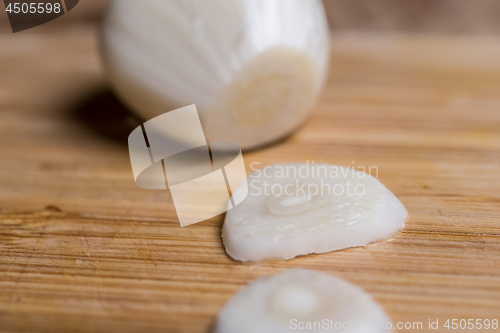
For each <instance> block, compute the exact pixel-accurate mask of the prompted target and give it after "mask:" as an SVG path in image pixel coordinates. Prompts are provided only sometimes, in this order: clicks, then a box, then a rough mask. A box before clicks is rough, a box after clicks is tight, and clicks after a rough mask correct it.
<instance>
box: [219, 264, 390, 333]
mask: <svg viewBox="0 0 500 333" xmlns="http://www.w3.org/2000/svg"><path fill="white" fill-rule="evenodd" d="M391 325H392V324H391V322H390V321H389V318H388V316H387V315H386V314H385V312H384V310H383V309H382V307H381V306H380V305H378V304H377V303H376V302H375V301H374V300H373V299H372V298H371V297H370V295H368V294H367V293H366V292H365V291H364V290H362V289H361V288H358V287H356V286H354V285H352V284H350V283H348V282H345V281H343V280H342V279H340V278H336V277H333V276H330V275H327V274H322V273H318V272H314V271H309V270H303V269H291V270H288V271H286V272H284V273H282V274H279V275H276V276H274V277H270V278H269V277H264V278H260V279H258V280H256V281H254V282H252V283H251V284H250V285H249V286H247V287H245V288H244V289H243V290H241V291H240V292H239V293H238V294H236V295H235V296H234V297H233V298H232V299H231V300H230V301H229V302H228V303H227V304H226V305H225V306H224V308H223V309H222V311H221V312H220V314H219V316H218V318H217V323H216V328H215V333H235V332H237V333H289V332H309V333H318V332H345V333H347V332H349V333H379V332H392V329H391V328H390V327H391Z"/></svg>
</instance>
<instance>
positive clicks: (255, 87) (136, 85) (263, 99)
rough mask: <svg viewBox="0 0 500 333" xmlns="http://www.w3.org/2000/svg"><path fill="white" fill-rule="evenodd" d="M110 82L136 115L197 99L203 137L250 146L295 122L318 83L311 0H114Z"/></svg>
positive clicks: (319, 10) (317, 16) (320, 13)
mask: <svg viewBox="0 0 500 333" xmlns="http://www.w3.org/2000/svg"><path fill="white" fill-rule="evenodd" d="M101 46H102V51H103V52H102V53H103V57H104V61H105V67H106V69H107V73H108V75H109V78H110V81H111V84H112V86H113V87H114V88H115V90H116V91H117V93H118V94H119V95H120V97H121V98H122V99H123V100H124V101H125V102H127V104H129V105H130V107H131V108H132V109H133V110H134V111H135V112H137V113H138V114H139V115H141V116H142V117H144V118H146V119H149V118H153V117H155V116H157V115H160V114H162V113H164V112H167V111H169V110H174V109H177V108H179V107H182V106H185V105H190V104H196V106H197V108H198V111H199V112H200V117H201V120H202V124H203V127H204V130H205V134H206V136H207V139H208V140H209V141H225V142H233V143H236V144H238V145H239V146H240V147H241V148H253V147H257V146H259V145H263V144H265V143H268V142H270V141H273V140H276V139H278V138H280V137H282V136H284V135H286V134H287V133H289V132H290V131H292V130H293V129H294V128H295V127H297V126H298V125H299V124H300V122H301V121H303V120H304V118H305V117H306V114H307V112H308V111H309V110H310V109H311V107H312V105H313V103H314V101H315V99H316V97H317V96H318V93H319V92H320V89H321V87H322V85H323V82H324V80H325V76H326V72H327V67H328V66H327V65H328V54H329V33H328V27H327V23H326V19H325V14H324V9H323V6H322V3H321V1H320V0H308V1H303V0H286V1H283V0H210V1H206V0H143V1H137V0H114V1H112V3H111V4H110V7H109V9H108V12H107V15H106V18H105V20H104V23H103V26H102V33H101Z"/></svg>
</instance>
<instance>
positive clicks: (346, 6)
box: [0, 0, 500, 34]
mask: <svg viewBox="0 0 500 333" xmlns="http://www.w3.org/2000/svg"><path fill="white" fill-rule="evenodd" d="M323 2H324V4H325V8H326V11H327V14H328V19H329V22H330V26H331V28H332V30H333V31H357V32H413V33H418V32H432V33H452V34H500V19H499V17H500V1H498V0H474V1H470V0H404V1H401V0H375V1H374V0H323ZM107 3H108V0H100V1H80V3H79V5H78V10H76V11H74V12H72V13H71V15H66V16H65V17H61V18H59V19H58V20H55V21H53V22H51V23H50V26H56V25H66V24H71V25H73V24H75V25H78V24H95V23H97V22H98V21H99V19H100V18H101V16H102V13H103V11H104V9H105V7H106V5H107ZM46 28H49V27H48V26H47V25H46ZM0 29H6V30H9V29H10V27H9V25H8V22H6V15H0Z"/></svg>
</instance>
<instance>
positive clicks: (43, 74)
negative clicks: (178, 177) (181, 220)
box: [0, 27, 500, 333]
mask: <svg viewBox="0 0 500 333" xmlns="http://www.w3.org/2000/svg"><path fill="white" fill-rule="evenodd" d="M0 44H1V45H2V47H1V49H0V219H1V220H0V331H2V332H35V331H40V332H51V333H53V332H83V331H85V332H209V331H210V327H211V326H212V325H213V323H214V319H215V317H216V315H217V313H218V311H219V310H220V309H221V307H222V306H223V304H224V303H225V302H226V301H227V300H228V299H229V298H230V297H231V296H232V295H233V294H234V293H236V292H237V291H238V290H240V289H241V288H242V287H243V286H245V285H246V284H247V283H249V282H250V281H252V280H254V279H256V278H258V277H260V276H265V275H272V274H276V273H279V272H281V271H283V270H285V269H288V268H292V267H302V268H308V269H314V270H318V271H322V272H326V273H329V274H332V275H336V276H340V277H342V278H344V279H346V280H347V281H350V282H352V283H354V284H356V285H358V286H360V287H362V288H364V289H365V290H367V291H368V292H369V293H370V294H371V295H372V296H373V297H374V298H375V299H376V300H377V301H379V302H380V303H381V304H382V305H383V306H384V307H385V309H386V310H387V312H388V313H389V315H390V316H391V318H392V319H393V321H394V323H397V322H400V321H401V322H403V321H411V322H422V323H423V329H421V330H416V329H414V330H411V329H410V330H401V332H412V331H413V332H431V330H428V329H427V325H428V321H429V320H432V321H435V320H436V319H439V324H440V330H434V331H432V332H436V331H443V332H447V331H449V330H447V329H444V328H443V325H444V323H445V321H446V320H447V319H454V318H457V319H461V318H464V319H477V318H488V319H494V318H496V319H500V172H499V171H500V39H494V38H475V39H474V38H458V37H431V36H428V37H417V36H409V35H408V36H405V35H402V36H401V35H399V36H397V35H373V36H368V35H337V36H335V37H334V38H333V42H332V45H333V52H332V65H331V70H330V77H329V80H328V84H327V86H326V88H325V90H324V93H323V95H322V96H321V99H320V101H319V103H318V104H317V106H316V107H315V108H314V110H313V112H312V115H311V117H310V119H309V120H308V121H307V123H305V124H304V126H303V127H302V128H301V129H300V130H299V131H298V132H297V133H295V134H294V135H293V136H291V137H289V138H288V139H286V140H284V141H282V142H280V143H278V144H276V145H273V146H270V147H268V148H266V149H263V150H259V151H255V152H251V153H246V154H245V155H244V158H245V162H246V165H247V167H248V170H249V171H250V164H251V163H252V162H259V163H261V164H260V165H261V166H262V167H264V166H266V165H270V164H273V163H282V162H305V161H314V162H316V163H319V162H326V163H331V164H340V165H346V166H354V167H368V166H376V167H377V170H378V178H379V179H380V180H381V181H382V182H383V183H384V184H385V185H386V186H387V187H388V188H389V189H390V190H392V191H393V192H394V193H395V194H396V195H397V196H398V197H399V198H400V200H401V201H402V202H403V203H404V205H405V206H406V207H407V209H408V211H409V218H408V220H407V224H406V226H405V228H404V230H403V231H402V232H401V233H399V234H398V235H397V237H395V238H394V239H392V240H391V241H388V242H384V243H380V244H375V245H370V246H366V247H361V248H355V249H348V250H344V251H338V252H334V253H327V254H321V255H309V256H304V257H299V258H296V259H293V260H290V261H276V262H269V263H262V264H244V263H240V262H236V261H233V260H232V259H231V258H229V257H228V256H227V255H226V254H225V252H224V248H223V245H222V243H221V238H220V229H221V225H222V222H223V217H222V216H220V217H216V218H213V219H211V220H209V221H207V222H204V223H199V224H196V225H192V226H189V227H186V228H180V227H179V225H178V223H177V221H176V215H175V211H174V209H173V206H172V202H171V199H170V197H169V194H168V192H167V191H150V190H143V189H140V188H138V187H137V186H136V185H135V184H134V181H133V178H132V173H131V168H130V162H129V157H128V149H127V141H126V138H127V135H128V133H129V131H130V130H131V129H132V128H133V125H132V124H131V122H130V121H129V119H128V118H126V115H125V113H124V109H123V106H121V105H120V104H119V102H117V101H116V99H115V98H114V97H113V95H111V94H110V93H109V91H107V90H106V84H105V80H104V78H103V74H102V71H101V68H100V65H99V59H98V54H97V43H96V39H95V31H94V29H92V28H84V27H81V28H68V29H64V31H59V32H57V33H44V32H42V31H40V30H33V31H27V32H25V33H22V34H21V33H20V34H16V35H13V34H11V33H10V32H7V33H4V34H0ZM459 331H460V330H458V332H459ZM490 331H492V330H489V331H488V332H490ZM464 332H465V331H464ZM468 332H471V331H470V330H469V331H468ZM481 332H482V331H481Z"/></svg>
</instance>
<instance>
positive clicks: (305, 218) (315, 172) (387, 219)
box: [223, 164, 407, 261]
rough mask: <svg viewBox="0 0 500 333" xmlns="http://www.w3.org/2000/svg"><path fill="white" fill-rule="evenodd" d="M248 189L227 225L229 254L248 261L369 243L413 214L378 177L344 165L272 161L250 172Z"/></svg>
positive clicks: (388, 234)
mask: <svg viewBox="0 0 500 333" xmlns="http://www.w3.org/2000/svg"><path fill="white" fill-rule="evenodd" d="M248 190H249V193H248V196H247V198H246V199H245V200H244V201H243V202H242V203H241V204H240V205H238V206H237V207H236V208H234V209H232V210H230V211H229V212H228V213H227V215H226V221H225V223H224V227H223V239H224V244H225V245H226V250H227V252H228V254H229V255H230V256H232V257H233V258H235V259H238V260H244V261H245V260H251V261H260V260H265V259H290V258H293V257H295V256H297V255H303V254H308V253H321V252H328V251H333V250H338V249H343V248H347V247H353V246H362V245H366V244H368V243H372V242H376V241H380V240H383V239H387V238H389V237H392V236H393V235H394V234H395V233H397V232H398V231H399V230H401V228H402V227H403V226H404V219H405V217H406V215H407V212H406V209H405V208H404V206H403V205H402V204H401V202H400V201H399V200H398V199H397V198H396V197H395V196H394V195H393V194H392V193H391V192H390V191H389V190H388V189H387V188H386V187H385V186H384V185H383V184H382V183H380V182H379V181H378V180H377V179H376V178H375V177H372V176H370V175H369V174H367V173H364V172H361V171H356V170H354V169H352V168H346V167H342V166H334V165H328V164H313V165H309V164H278V165H274V166H269V167H266V168H265V169H262V170H257V171H255V172H254V173H252V174H250V175H249V176H248ZM237 191H238V190H236V192H237Z"/></svg>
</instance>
